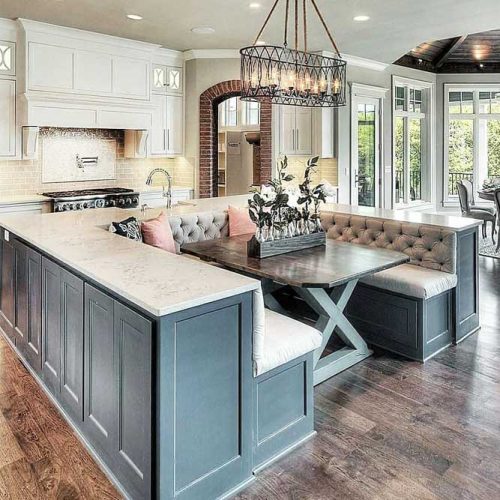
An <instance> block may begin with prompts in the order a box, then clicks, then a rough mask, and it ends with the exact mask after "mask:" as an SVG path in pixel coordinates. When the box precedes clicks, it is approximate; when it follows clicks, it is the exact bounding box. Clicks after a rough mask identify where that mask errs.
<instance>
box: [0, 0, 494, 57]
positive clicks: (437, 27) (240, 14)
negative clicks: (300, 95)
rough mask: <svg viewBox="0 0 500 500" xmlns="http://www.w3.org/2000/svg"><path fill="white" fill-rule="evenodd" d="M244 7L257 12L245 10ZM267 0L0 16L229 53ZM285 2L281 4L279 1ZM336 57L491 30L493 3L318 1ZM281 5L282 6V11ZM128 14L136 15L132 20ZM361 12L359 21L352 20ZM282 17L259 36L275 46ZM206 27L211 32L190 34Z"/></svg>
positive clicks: (323, 42)
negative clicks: (338, 53)
mask: <svg viewBox="0 0 500 500" xmlns="http://www.w3.org/2000/svg"><path fill="white" fill-rule="evenodd" d="M251 3H257V4H260V7H257V8H256V7H255V6H254V7H253V8H252V7H250V4H251ZM272 3H273V0H0V17H5V18H10V19H15V18H17V17H24V18H28V19H34V20H37V21H43V22H48V23H53V24H58V25H62V26H69V27H74V28H81V29H86V30H90V31H96V32H100V33H106V34H110V35H116V36H122V37H127V38H133V39H137V40H143V41H148V42H154V43H159V44H162V45H164V46H166V47H169V48H173V49H179V50H188V49H221V48H225V49H236V48H240V47H242V46H245V45H249V44H251V43H252V42H253V39H254V36H255V35H256V33H257V31H258V29H259V28H260V26H261V24H262V23H263V21H264V19H265V17H266V15H267V12H268V10H269V8H270V7H271V5H272ZM281 3H282V4H283V5H284V3H285V2H284V0H282V2H281ZM317 3H318V5H319V7H320V9H321V10H322V11H323V13H324V16H325V18H326V20H327V23H328V24H329V25H330V27H331V29H332V31H333V33H334V35H335V37H336V38H337V41H338V43H339V46H340V49H341V51H342V52H344V53H347V54H351V55H355V56H360V57H366V58H370V59H374V60H378V61H382V62H387V63H390V62H393V61H395V60H396V59H398V58H399V57H400V56H401V55H402V54H406V53H407V52H408V51H409V50H411V49H412V48H413V47H415V46H417V45H418V44H419V43H421V42H422V40H441V39H446V38H453V37H457V36H461V35H462V34H464V33H477V32H480V31H487V30H492V29H496V28H498V27H499V26H498V24H499V23H500V21H499V20H500V1H499V0H475V1H474V2H471V1H470V0H419V1H418V2H415V1H414V0H317ZM281 8H283V7H281ZM127 14H139V15H140V16H142V17H143V19H142V20H140V21H133V20H130V19H128V18H127V17H126V15H127ZM358 15H367V16H369V17H370V19H369V20H368V21H366V22H356V21H354V20H353V18H354V17H355V16H358ZM282 21H283V18H282V16H281V15H277V16H275V17H274V19H273V20H272V22H271V23H270V25H269V29H268V30H266V32H265V33H264V34H263V37H262V38H263V39H264V40H265V41H266V42H268V43H279V42H280V41H281V31H282V30H281V28H282V26H281V25H282ZM309 23H310V36H309V38H310V49H312V50H329V49H330V46H329V43H328V40H327V38H326V36H325V35H324V33H323V31H322V29H320V25H319V23H316V20H315V17H314V12H313V10H312V9H311V10H310V13H309ZM199 26H209V27H212V28H214V30H215V32H214V33H212V34H195V33H193V32H192V31H191V29H192V28H194V27H199Z"/></svg>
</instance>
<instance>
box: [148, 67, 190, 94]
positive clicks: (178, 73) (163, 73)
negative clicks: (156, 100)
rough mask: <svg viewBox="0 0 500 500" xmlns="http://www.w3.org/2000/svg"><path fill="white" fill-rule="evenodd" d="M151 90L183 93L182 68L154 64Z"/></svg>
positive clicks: (165, 92)
mask: <svg viewBox="0 0 500 500" xmlns="http://www.w3.org/2000/svg"><path fill="white" fill-rule="evenodd" d="M151 85H152V87H151V90H152V91H153V92H154V93H156V94H174V95H181V94H182V85H183V81H182V68H181V67H177V66H166V65H164V64H153V72H152V78H151Z"/></svg>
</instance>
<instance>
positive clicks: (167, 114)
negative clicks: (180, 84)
mask: <svg viewBox="0 0 500 500" xmlns="http://www.w3.org/2000/svg"><path fill="white" fill-rule="evenodd" d="M151 101H152V103H153V105H154V111H153V126H152V131H151V142H150V144H151V146H150V151H151V155H152V156H168V157H171V156H182V154H183V152H184V101H183V97H182V96H175V95H157V94H155V95H153V96H152V99H151Z"/></svg>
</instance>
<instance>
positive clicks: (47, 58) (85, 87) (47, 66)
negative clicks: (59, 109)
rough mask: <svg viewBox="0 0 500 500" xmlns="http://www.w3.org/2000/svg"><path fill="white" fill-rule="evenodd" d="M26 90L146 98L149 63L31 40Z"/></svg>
mask: <svg viewBox="0 0 500 500" xmlns="http://www.w3.org/2000/svg"><path fill="white" fill-rule="evenodd" d="M28 90H41V91H46V92H65V93H67V92H69V93H75V94H79V95H82V94H84V95H85V94H87V95H106V96H109V97H118V98H124V99H143V100H148V99H149V62H148V60H146V59H139V58H131V57H123V56H115V55H111V54H105V53H100V52H97V51H87V50H80V49H77V48H68V47H61V46H56V45H49V44H43V43H37V42H31V43H29V45H28Z"/></svg>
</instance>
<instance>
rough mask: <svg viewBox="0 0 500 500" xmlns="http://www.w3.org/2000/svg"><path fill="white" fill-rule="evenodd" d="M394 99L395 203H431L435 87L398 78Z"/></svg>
mask: <svg viewBox="0 0 500 500" xmlns="http://www.w3.org/2000/svg"><path fill="white" fill-rule="evenodd" d="M393 96H394V97H393V98H394V112H393V117H394V118H393V155H394V156H393V164H394V202H395V204H396V205H399V206H407V205H412V204H421V203H422V202H430V201H431V199H430V189H429V184H430V177H431V164H432V161H431V156H430V154H429V153H430V151H431V148H430V143H431V135H430V112H429V110H430V109H431V98H432V84H430V83H426V82H417V81H412V80H406V79H399V78H395V79H394V83H393Z"/></svg>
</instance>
